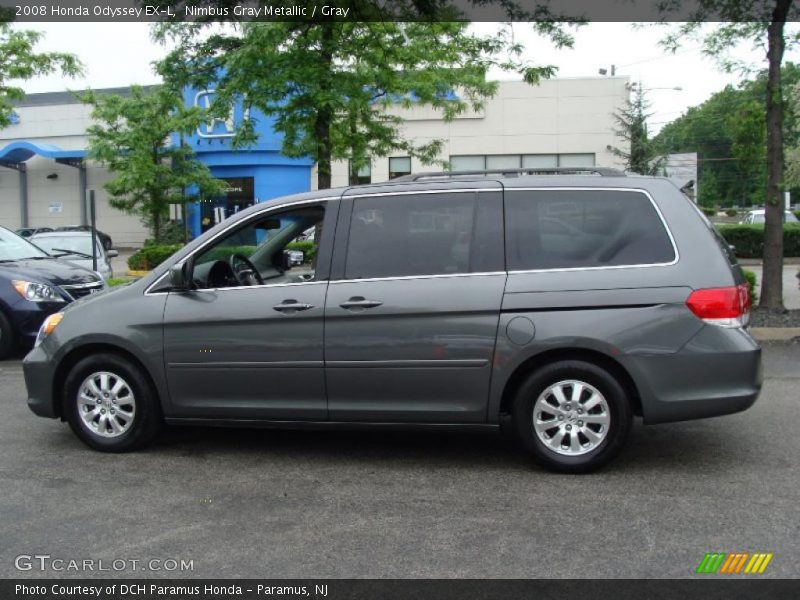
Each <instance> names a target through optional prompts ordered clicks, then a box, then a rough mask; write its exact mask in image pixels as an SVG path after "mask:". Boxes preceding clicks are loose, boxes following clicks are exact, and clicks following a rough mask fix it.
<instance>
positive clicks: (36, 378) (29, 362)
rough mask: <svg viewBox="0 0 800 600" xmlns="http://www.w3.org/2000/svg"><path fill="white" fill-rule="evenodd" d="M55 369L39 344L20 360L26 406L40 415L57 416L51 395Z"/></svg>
mask: <svg viewBox="0 0 800 600" xmlns="http://www.w3.org/2000/svg"><path fill="white" fill-rule="evenodd" d="M55 369H56V368H55V364H54V362H53V361H52V360H51V359H50V356H48V355H47V353H46V352H45V351H44V350H42V347H41V346H39V347H38V348H34V349H33V350H31V351H30V352H29V353H28V355H27V356H26V357H25V359H24V360H23V361H22V371H23V373H24V375H25V387H26V389H27V390H28V408H30V409H31V411H33V413H34V414H36V415H39V416H40V417H49V418H51V419H55V418H56V417H58V416H59V414H58V413H59V411H58V410H57V409H56V405H55V398H54V397H53V396H54V394H53V379H54V376H55Z"/></svg>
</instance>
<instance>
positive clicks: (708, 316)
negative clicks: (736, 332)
mask: <svg viewBox="0 0 800 600" xmlns="http://www.w3.org/2000/svg"><path fill="white" fill-rule="evenodd" d="M686 306H688V307H689V310H691V311H692V312H693V313H694V314H695V315H697V316H698V317H699V318H700V319H702V320H703V321H705V322H706V323H710V324H711V325H719V326H721V327H744V326H745V325H747V324H748V322H749V321H750V291H749V289H748V287H747V284H746V283H743V284H741V285H737V286H731V287H724V288H710V289H706V290H695V291H694V292H692V293H691V294H690V295H689V297H688V298H687V299H686Z"/></svg>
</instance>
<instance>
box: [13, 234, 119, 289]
mask: <svg viewBox="0 0 800 600" xmlns="http://www.w3.org/2000/svg"><path fill="white" fill-rule="evenodd" d="M28 239H29V240H30V241H31V243H33V244H35V245H36V246H38V247H39V248H41V249H42V250H44V251H45V252H47V253H48V254H49V255H50V256H53V257H55V258H61V259H64V260H68V261H69V262H71V263H74V264H76V265H79V266H81V267H84V268H86V269H90V270H91V269H92V266H93V263H94V261H93V258H92V234H91V233H88V232H84V231H52V232H47V233H37V234H34V235H33V236H31V237H30V238H28ZM94 253H95V257H96V260H97V268H96V269H94V270H95V271H96V272H97V273H98V274H100V276H102V278H103V279H104V280H106V281H108V280H109V279H110V278H111V277H113V276H114V272H113V270H112V268H111V259H112V258H114V257H116V256H118V255H119V254H118V252H117V251H116V250H113V249H112V250H106V249H105V247H104V246H103V244H102V243H101V242H100V239H99V238H97V237H95V243H94Z"/></svg>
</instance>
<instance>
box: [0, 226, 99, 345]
mask: <svg viewBox="0 0 800 600" xmlns="http://www.w3.org/2000/svg"><path fill="white" fill-rule="evenodd" d="M103 288H104V284H103V280H102V279H100V278H99V277H98V276H97V275H96V274H95V273H93V272H92V271H88V270H86V269H84V268H82V267H79V266H77V265H74V264H70V263H65V262H63V261H60V260H56V259H55V258H52V257H51V256H49V255H48V254H47V253H46V252H44V251H43V250H41V249H40V248H38V247H36V246H34V245H33V244H31V243H29V242H28V241H26V240H25V239H23V238H21V237H20V236H18V235H16V234H15V233H12V232H11V231H9V230H8V229H5V228H3V227H0V359H3V358H6V357H7V356H8V355H9V354H11V353H12V352H13V351H14V350H15V349H16V348H17V347H18V346H21V347H31V346H33V343H34V340H35V339H36V335H37V333H38V332H39V329H40V327H41V325H42V323H43V322H44V320H45V318H47V317H48V316H49V315H52V314H53V313H56V312H58V311H60V310H61V309H62V308H64V306H66V305H67V304H69V303H70V302H72V301H73V300H74V299H76V298H80V297H82V296H85V295H87V294H90V293H92V292H98V291H101V290H103Z"/></svg>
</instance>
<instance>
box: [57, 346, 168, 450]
mask: <svg viewBox="0 0 800 600" xmlns="http://www.w3.org/2000/svg"><path fill="white" fill-rule="evenodd" d="M64 389H65V394H66V396H65V398H64V402H65V406H64V408H65V411H64V412H65V416H66V418H67V421H68V422H69V425H70V427H71V428H72V431H73V432H74V433H75V435H77V436H78V437H79V438H80V439H81V441H83V442H84V443H85V444H86V445H87V446H89V447H91V448H94V449H95V450H101V451H104V452H127V451H129V450H134V449H136V448H138V447H141V446H143V445H145V444H146V443H147V442H149V441H150V440H152V439H153V437H154V436H155V435H156V433H158V430H159V429H160V426H161V421H162V419H161V411H160V409H159V405H158V400H157V398H156V395H155V393H154V392H153V390H152V386H151V385H150V383H149V381H148V380H147V378H146V377H145V376H144V374H143V373H142V372H141V369H140V368H139V367H137V366H136V365H134V364H133V363H132V362H131V361H129V360H127V359H125V358H123V357H121V356H116V355H113V354H103V355H94V356H89V357H86V358H84V359H82V360H80V361H78V363H76V364H75V366H74V367H73V368H72V369H71V370H70V372H69V374H68V375H67V379H66V382H65V386H64Z"/></svg>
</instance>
